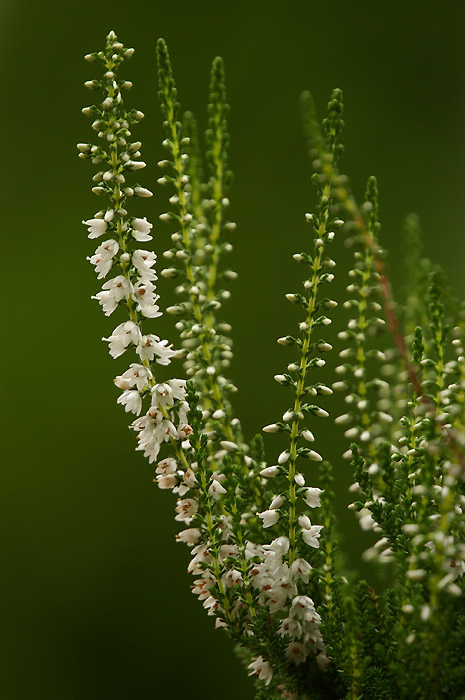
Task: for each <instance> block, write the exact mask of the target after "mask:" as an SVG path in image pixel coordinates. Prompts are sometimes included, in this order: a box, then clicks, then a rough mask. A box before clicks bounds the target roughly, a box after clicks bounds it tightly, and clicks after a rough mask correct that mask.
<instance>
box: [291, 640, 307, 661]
mask: <svg viewBox="0 0 465 700" xmlns="http://www.w3.org/2000/svg"><path fill="white" fill-rule="evenodd" d="M307 656H308V654H307V651H306V649H305V646H304V645H303V644H302V642H291V643H290V644H289V646H288V647H287V648H286V657H287V658H288V659H289V660H290V661H292V662H293V663H295V664H296V666H299V665H300V664H301V663H303V662H304V661H305V659H306V658H307Z"/></svg>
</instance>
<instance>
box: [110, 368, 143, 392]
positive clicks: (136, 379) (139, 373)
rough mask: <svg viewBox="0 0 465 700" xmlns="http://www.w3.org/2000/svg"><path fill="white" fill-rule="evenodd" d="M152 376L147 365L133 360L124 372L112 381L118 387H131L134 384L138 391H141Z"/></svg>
mask: <svg viewBox="0 0 465 700" xmlns="http://www.w3.org/2000/svg"><path fill="white" fill-rule="evenodd" d="M152 378H153V375H152V372H151V370H150V369H149V368H148V367H144V365H138V364H136V363H135V362H133V363H132V364H131V365H130V367H129V369H127V370H126V372H123V374H122V375H121V376H118V377H116V378H115V379H114V382H115V384H116V386H117V387H119V388H120V389H131V388H132V387H133V386H136V387H137V389H138V390H139V391H142V389H143V388H144V387H145V386H147V385H148V384H149V383H150V380H151V379H152Z"/></svg>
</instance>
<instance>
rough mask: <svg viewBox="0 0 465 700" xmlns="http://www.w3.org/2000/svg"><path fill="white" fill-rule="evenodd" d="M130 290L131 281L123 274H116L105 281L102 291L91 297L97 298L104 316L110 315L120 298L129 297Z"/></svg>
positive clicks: (131, 289) (131, 288)
mask: <svg viewBox="0 0 465 700" xmlns="http://www.w3.org/2000/svg"><path fill="white" fill-rule="evenodd" d="M132 291H133V287H132V284H131V282H130V281H129V280H128V279H127V278H126V277H124V276H123V275H118V276H117V277H113V279H111V280H108V282H105V284H104V285H103V287H102V291H101V292H99V293H98V294H96V295H95V296H93V297H92V299H97V300H98V302H99V304H100V305H101V306H102V308H103V312H104V314H105V316H110V315H111V314H112V313H113V311H114V310H115V309H116V307H117V306H118V304H119V302H120V301H121V299H124V298H126V299H129V296H130V295H131V292H132Z"/></svg>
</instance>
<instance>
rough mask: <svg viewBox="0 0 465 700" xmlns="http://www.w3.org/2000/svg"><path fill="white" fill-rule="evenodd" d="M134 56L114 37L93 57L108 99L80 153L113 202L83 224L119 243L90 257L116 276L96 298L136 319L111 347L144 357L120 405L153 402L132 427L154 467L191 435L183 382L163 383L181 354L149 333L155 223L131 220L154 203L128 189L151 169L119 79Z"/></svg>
mask: <svg viewBox="0 0 465 700" xmlns="http://www.w3.org/2000/svg"><path fill="white" fill-rule="evenodd" d="M132 54H133V49H126V48H124V46H123V44H122V43H121V42H119V41H118V39H117V37H116V34H115V33H114V32H110V33H109V34H108V36H107V40H106V46H105V50H104V51H100V52H95V53H92V54H89V55H87V56H86V59H87V60H89V61H97V62H98V63H100V64H101V66H102V68H103V71H104V74H103V77H102V78H101V79H94V80H90V81H87V82H86V86H87V87H88V88H90V89H92V90H101V91H102V92H103V96H102V100H101V102H99V103H98V104H96V105H92V106H91V107H86V108H84V110H83V112H84V114H86V115H88V116H92V117H94V122H93V124H92V126H93V128H94V129H95V131H97V135H98V138H99V143H98V144H96V145H92V144H78V149H79V151H80V154H79V155H80V156H81V157H83V158H85V159H90V160H91V161H92V163H93V164H98V165H100V166H101V167H102V166H103V169H102V170H100V171H99V172H98V173H97V174H96V175H95V176H94V178H93V180H94V181H95V182H96V183H97V184H96V185H95V186H94V187H93V188H92V189H93V192H94V193H95V194H97V195H99V196H106V197H108V199H109V204H107V206H106V207H105V208H103V209H101V210H100V211H98V212H97V213H96V214H95V216H94V218H92V219H88V220H86V221H84V222H83V223H84V224H85V225H86V226H87V227H88V232H89V238H91V239H94V238H99V237H100V236H103V235H105V234H110V235H111V236H112V237H111V238H109V239H108V240H105V241H104V242H103V243H101V244H100V245H99V247H98V248H97V250H96V251H95V254H94V255H93V256H91V257H90V258H89V261H90V262H91V264H92V265H94V266H95V269H96V272H97V276H98V279H104V278H106V277H107V275H108V274H109V273H110V272H113V273H116V274H114V276H112V277H111V278H110V279H109V280H108V281H107V282H104V284H103V287H102V290H101V291H100V292H98V293H97V294H96V295H95V296H94V297H93V298H94V299H97V300H98V301H99V303H100V305H101V306H102V308H103V311H104V313H105V315H107V316H110V315H112V314H113V313H114V311H116V309H117V308H118V307H121V306H123V307H125V309H126V313H127V314H128V316H129V320H126V321H123V322H122V323H120V324H119V325H118V326H117V327H116V328H115V329H114V330H113V332H112V333H111V334H110V336H109V337H108V338H104V340H105V341H107V342H108V344H109V352H110V355H111V356H112V357H113V358H117V357H119V356H120V355H123V354H124V353H125V352H126V350H127V349H129V348H130V347H133V348H134V349H135V351H136V353H137V355H138V360H139V361H138V362H137V363H132V364H131V366H130V368H129V369H128V370H127V371H126V372H124V373H123V374H122V375H121V376H118V377H117V378H116V379H115V384H116V386H118V387H119V388H120V389H122V390H123V393H122V394H121V395H120V397H119V398H118V403H119V404H121V405H123V406H124V407H125V410H126V411H128V412H131V413H134V414H136V415H137V416H139V415H140V413H141V411H142V408H143V406H144V405H146V404H147V401H149V402H150V406H149V409H148V411H147V413H146V414H145V416H144V417H143V418H140V419H137V420H136V421H135V422H134V423H133V424H132V427H133V429H134V430H136V431H137V432H138V439H139V445H138V448H137V449H139V450H142V451H143V452H144V454H145V456H146V457H148V458H149V461H150V462H153V461H155V460H156V459H157V457H158V454H159V451H160V448H161V445H162V444H163V443H164V442H166V441H168V442H169V441H172V442H173V443H174V444H176V441H177V440H178V439H179V438H182V437H183V436H185V431H186V429H187V427H186V405H185V402H184V382H183V380H169V381H168V382H165V383H158V382H157V379H156V365H157V364H158V365H169V364H170V362H171V358H172V357H173V356H174V355H175V351H174V350H173V349H172V346H171V345H170V344H169V343H168V341H167V340H161V339H160V338H159V337H158V336H157V335H154V334H152V333H148V332H146V331H145V329H144V328H143V323H144V322H145V321H146V320H152V319H155V318H158V317H159V316H160V315H161V311H160V309H159V306H158V304H157V302H158V299H159V295H158V294H157V293H156V287H155V281H156V280H157V275H156V273H155V270H154V269H153V268H154V265H155V262H156V255H155V253H153V252H152V251H148V250H145V249H141V248H138V247H137V244H138V243H141V242H147V241H150V240H151V239H152V236H151V234H150V231H151V230H152V224H151V223H149V222H148V221H147V218H146V217H144V218H139V217H132V216H130V215H129V214H128V211H127V209H126V206H127V200H128V199H130V198H131V197H143V198H145V197H151V196H152V192H150V191H149V190H148V189H146V188H144V187H142V186H141V185H139V184H134V185H127V184H126V178H127V176H128V175H129V174H130V173H132V172H133V171H137V170H140V169H142V168H144V167H145V163H144V162H143V161H142V160H140V156H141V154H140V150H139V149H140V146H141V143H140V141H135V142H131V141H130V139H131V136H132V134H131V131H130V127H132V126H133V125H135V124H137V123H138V122H139V121H140V120H141V119H142V118H143V116H144V115H143V113H142V112H140V111H138V110H135V109H132V110H130V111H127V110H126V109H125V107H124V104H123V98H122V91H123V90H128V89H129V88H130V87H131V83H130V82H129V81H127V80H120V79H119V78H118V71H119V68H120V65H121V64H122V63H123V62H124V60H125V59H127V58H129V57H130V56H132ZM174 423H177V427H176V426H175V424H174Z"/></svg>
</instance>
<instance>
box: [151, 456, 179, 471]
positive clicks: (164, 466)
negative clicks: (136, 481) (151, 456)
mask: <svg viewBox="0 0 465 700" xmlns="http://www.w3.org/2000/svg"><path fill="white" fill-rule="evenodd" d="M177 468H178V463H177V462H176V460H175V459H173V457H166V459H162V460H161V461H160V462H158V464H157V468H156V470H155V471H156V473H157V474H175V473H176V470H177Z"/></svg>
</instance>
